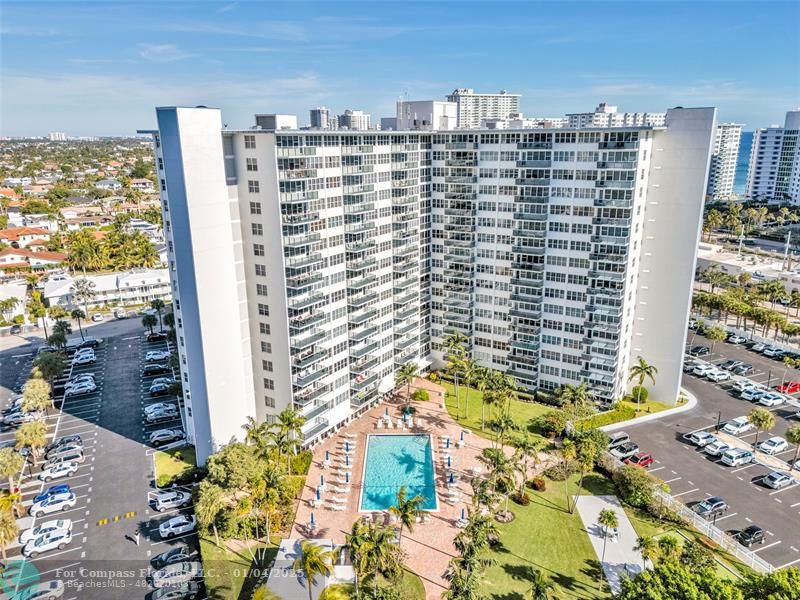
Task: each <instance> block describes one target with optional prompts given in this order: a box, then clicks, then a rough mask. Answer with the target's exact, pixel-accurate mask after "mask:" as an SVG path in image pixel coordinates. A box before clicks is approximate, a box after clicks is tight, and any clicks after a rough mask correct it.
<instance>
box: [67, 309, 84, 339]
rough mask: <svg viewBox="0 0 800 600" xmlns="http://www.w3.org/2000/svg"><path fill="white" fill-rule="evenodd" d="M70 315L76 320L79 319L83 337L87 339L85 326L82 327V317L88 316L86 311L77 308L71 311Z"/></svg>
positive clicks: (79, 327)
mask: <svg viewBox="0 0 800 600" xmlns="http://www.w3.org/2000/svg"><path fill="white" fill-rule="evenodd" d="M70 316H71V317H72V318H73V319H75V320H76V321H78V331H80V332H81V339H82V340H85V339H86V338H85V337H84V336H83V327H81V319H85V318H86V313H85V312H83V311H82V310H81V309H80V308H76V309H74V310H73V311H72V312H71V313H70Z"/></svg>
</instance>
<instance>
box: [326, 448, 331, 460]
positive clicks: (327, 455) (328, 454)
mask: <svg viewBox="0 0 800 600" xmlns="http://www.w3.org/2000/svg"><path fill="white" fill-rule="evenodd" d="M330 459H331V453H330V452H328V451H327V450H325V460H330Z"/></svg>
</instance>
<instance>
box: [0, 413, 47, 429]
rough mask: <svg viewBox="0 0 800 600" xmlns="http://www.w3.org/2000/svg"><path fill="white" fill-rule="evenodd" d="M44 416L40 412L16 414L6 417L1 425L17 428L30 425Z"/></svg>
mask: <svg viewBox="0 0 800 600" xmlns="http://www.w3.org/2000/svg"><path fill="white" fill-rule="evenodd" d="M43 416H44V415H43V414H42V413H40V412H16V413H11V414H10V415H6V416H5V417H4V418H3V423H4V424H5V425H8V426H9V427H19V426H20V425H22V424H23V423H32V422H33V421H37V420H39V419H41V418H42V417H43Z"/></svg>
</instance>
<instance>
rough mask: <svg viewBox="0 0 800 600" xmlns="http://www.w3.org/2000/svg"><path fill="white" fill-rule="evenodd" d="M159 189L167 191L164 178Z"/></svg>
mask: <svg viewBox="0 0 800 600" xmlns="http://www.w3.org/2000/svg"><path fill="white" fill-rule="evenodd" d="M161 191H162V192H165V191H167V182H166V180H164V179H162V180H161Z"/></svg>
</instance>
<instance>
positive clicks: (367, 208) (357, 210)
mask: <svg viewBox="0 0 800 600" xmlns="http://www.w3.org/2000/svg"><path fill="white" fill-rule="evenodd" d="M374 210H375V204H374V203H372V202H361V203H358V204H351V205H347V204H345V206H344V214H346V215H358V214H361V213H367V212H372V211H374Z"/></svg>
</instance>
